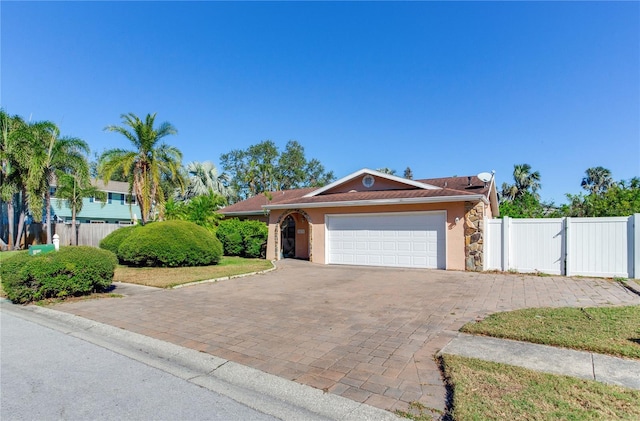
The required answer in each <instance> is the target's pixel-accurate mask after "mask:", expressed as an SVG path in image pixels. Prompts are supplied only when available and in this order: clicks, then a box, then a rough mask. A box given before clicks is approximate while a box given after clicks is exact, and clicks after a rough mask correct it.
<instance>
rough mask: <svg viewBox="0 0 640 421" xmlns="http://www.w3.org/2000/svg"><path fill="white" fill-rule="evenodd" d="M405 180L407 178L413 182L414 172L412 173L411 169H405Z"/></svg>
mask: <svg viewBox="0 0 640 421" xmlns="http://www.w3.org/2000/svg"><path fill="white" fill-rule="evenodd" d="M404 178H406V179H407V180H413V171H411V167H407V168H405V170H404Z"/></svg>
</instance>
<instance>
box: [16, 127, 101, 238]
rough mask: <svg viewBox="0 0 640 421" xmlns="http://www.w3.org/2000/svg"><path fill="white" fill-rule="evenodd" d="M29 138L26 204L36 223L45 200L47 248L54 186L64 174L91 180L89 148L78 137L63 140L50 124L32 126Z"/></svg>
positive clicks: (56, 129)
mask: <svg viewBox="0 0 640 421" xmlns="http://www.w3.org/2000/svg"><path fill="white" fill-rule="evenodd" d="M27 135H28V138H29V143H30V144H31V145H32V150H31V154H30V155H29V160H28V168H29V175H28V178H27V202H28V204H29V210H30V212H31V215H32V216H33V218H34V220H36V221H40V220H43V216H42V203H43V199H44V203H45V209H46V218H44V221H45V222H46V225H47V244H51V240H52V237H51V234H52V232H51V184H52V183H53V182H54V180H55V179H56V177H57V176H60V175H61V174H64V173H78V174H81V175H82V176H84V177H88V176H89V164H88V162H87V155H88V154H89V145H87V143H86V142H85V141H84V140H82V139H79V138H76V137H60V129H59V128H58V127H57V126H56V125H55V124H53V123H51V122H49V121H43V122H38V123H34V124H29V126H28V130H27Z"/></svg>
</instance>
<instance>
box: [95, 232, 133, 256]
mask: <svg viewBox="0 0 640 421" xmlns="http://www.w3.org/2000/svg"><path fill="white" fill-rule="evenodd" d="M137 227H138V226H137V225H132V226H129V227H122V228H118V229H117V230H115V231H113V232H112V233H111V234H109V235H107V236H106V237H104V238H103V239H102V241H100V248H101V249H105V250H109V251H110V252H112V253H114V254H118V247H120V244H122V242H123V241H124V240H126V239H127V238H129V236H130V235H131V233H132V232H133V230H134V229H136V228H137Z"/></svg>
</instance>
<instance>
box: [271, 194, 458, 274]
mask: <svg viewBox="0 0 640 421" xmlns="http://www.w3.org/2000/svg"><path fill="white" fill-rule="evenodd" d="M300 211H302V212H304V214H305V215H306V217H308V219H309V229H308V230H307V231H308V233H309V236H310V240H309V243H310V245H311V250H310V260H311V261H312V262H315V263H323V264H324V263H326V261H325V215H337V214H354V213H378V212H421V211H422V212H425V211H446V253H447V256H446V265H447V267H446V268H447V269H448V270H465V230H464V220H465V203H464V202H451V203H434V204H412V205H384V206H352V207H335V208H309V209H301V210H300ZM285 212H286V213H291V211H290V210H279V209H277V210H272V211H271V213H270V215H269V238H268V241H267V259H276V260H277V259H279V258H280V253H279V252H278V248H279V236H280V230H279V227H278V221H282V219H283V218H282V217H283V216H284V213H285ZM456 218H458V221H457V222H456ZM296 240H297V238H296Z"/></svg>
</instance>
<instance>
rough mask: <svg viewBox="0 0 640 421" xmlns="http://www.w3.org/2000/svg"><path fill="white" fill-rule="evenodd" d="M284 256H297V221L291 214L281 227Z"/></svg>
mask: <svg viewBox="0 0 640 421" xmlns="http://www.w3.org/2000/svg"><path fill="white" fill-rule="evenodd" d="M280 233H281V241H282V242H281V243H282V250H281V252H282V257H283V258H285V259H286V258H289V257H296V222H295V220H294V219H293V217H292V216H291V215H289V216H287V217H286V218H285V220H284V221H283V222H282V226H281V227H280Z"/></svg>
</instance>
